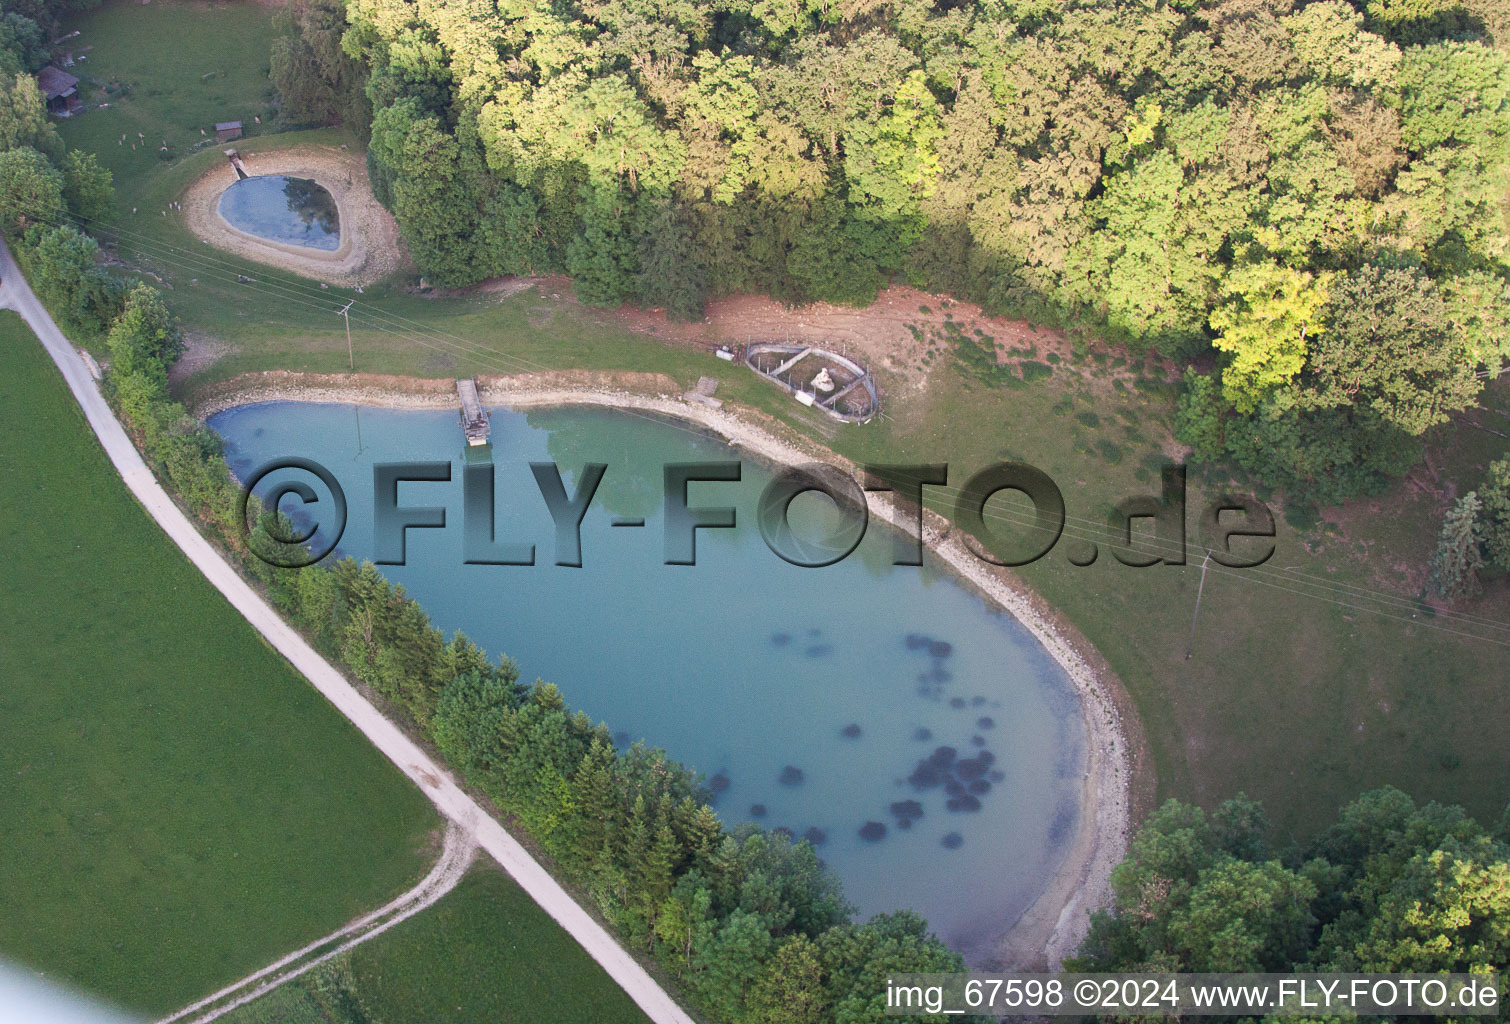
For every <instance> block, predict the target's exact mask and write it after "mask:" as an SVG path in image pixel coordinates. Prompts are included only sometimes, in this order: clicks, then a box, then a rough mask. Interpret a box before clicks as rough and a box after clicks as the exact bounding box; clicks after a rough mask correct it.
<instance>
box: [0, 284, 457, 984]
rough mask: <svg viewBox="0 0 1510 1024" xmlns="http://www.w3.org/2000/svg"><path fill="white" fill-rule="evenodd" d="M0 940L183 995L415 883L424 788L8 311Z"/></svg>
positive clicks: (422, 839)
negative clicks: (281, 639)
mask: <svg viewBox="0 0 1510 1024" xmlns="http://www.w3.org/2000/svg"><path fill="white" fill-rule="evenodd" d="M0 362H3V364H4V366H5V367H6V370H5V373H4V374H3V375H0V437H3V438H4V439H5V440H4V444H3V446H0V459H3V469H4V472H5V478H6V480H7V484H6V487H5V488H4V490H3V493H0V565H3V566H4V567H5V585H4V586H3V587H0V622H3V623H4V642H3V643H0V679H3V680H4V684H3V685H0V774H3V775H4V777H5V779H6V782H5V785H4V787H0V820H4V822H5V842H4V843H3V844H0V878H4V880H5V882H4V884H3V885H0V956H4V957H6V958H8V959H14V960H18V961H20V962H22V963H24V964H27V965H29V966H31V967H33V968H35V969H38V970H44V971H46V972H47V973H48V974H49V975H50V976H52V977H54V978H65V979H68V980H69V981H71V982H74V983H76V984H79V985H82V986H83V987H85V988H87V989H89V990H91V991H93V992H96V993H98V994H100V995H103V996H106V997H108V998H111V999H113V1000H117V1001H119V1002H121V1003H122V1004H124V1005H126V1006H129V1007H131V1008H134V1009H137V1010H141V1011H145V1012H152V1013H157V1012H162V1011H168V1010H172V1009H175V1008H176V1007H178V1006H180V1005H183V1004H185V1003H188V1002H191V1001H193V1000H194V999H196V998H198V997H199V996H202V995H205V994H207V993H208V992H210V991H213V990H214V989H216V988H218V987H220V986H221V985H223V984H226V983H228V982H230V981H232V980H234V979H235V978H238V977H240V976H241V975H243V974H246V973H248V972H250V971H253V970H255V969H257V968H259V967H261V966H262V965H264V964H266V963H268V962H269V961H271V960H274V959H276V958H277V957H279V956H281V955H282V954H283V953H286V952H288V951H289V950H291V949H293V948H296V947H297V946H299V945H302V944H303V943H305V942H308V941H310V940H312V939H314V938H317V937H318V936H320V935H323V934H325V933H327V932H330V931H333V930H334V929H335V928H337V927H339V926H340V925H342V924H343V923H345V922H346V921H348V920H349V919H351V918H352V917H354V916H356V915H357V914H358V913H360V912H362V911H363V910H364V909H368V908H370V907H373V906H375V905H378V904H380V903H382V902H384V901H386V900H387V899H389V898H391V897H392V896H394V895H396V894H397V893H398V892H400V891H402V890H404V889H406V888H407V887H408V886H410V885H412V884H413V883H414V881H416V880H417V879H418V878H419V876H420V875H422V874H423V873H424V872H425V870H427V869H428V866H429V862H430V860H431V858H432V857H433V853H434V851H433V850H432V849H430V848H429V847H430V846H431V839H430V836H431V834H432V833H433V832H434V830H436V829H437V828H438V826H439V822H438V820H437V818H436V816H435V814H434V813H433V811H432V810H431V808H430V805H429V803H428V802H427V801H426V800H425V799H424V797H423V796H421V795H420V793H419V791H418V790H416V789H415V788H414V787H413V786H412V785H411V784H410V783H409V782H408V780H406V779H405V778H404V777H403V776H402V775H400V774H399V772H398V770H397V769H396V768H394V767H392V766H391V765H390V764H389V763H388V762H387V761H386V760H384V759H383V757H382V756H381V755H380V754H379V753H378V752H377V751H376V750H374V749H373V748H372V747H371V745H370V744H368V743H367V741H366V740H365V739H364V738H363V737H362V735H361V734H360V733H358V732H357V731H356V729H355V728H354V727H352V726H350V725H349V724H348V723H347V722H346V721H345V720H344V719H343V718H341V716H340V715H339V714H338V713H337V712H336V711H335V710H334V709H332V708H331V707H330V706H329V705H328V704H326V703H325V701H324V700H323V698H321V697H320V696H319V695H318V694H317V693H316V692H315V691H314V690H313V689H312V688H311V687H310V686H309V685H308V684H307V683H306V682H305V681H304V680H303V679H302V678H301V677H300V676H298V675H297V674H296V673H295V672H294V671H293V670H292V669H291V668H289V667H288V665H287V664H286V663H285V662H284V661H283V660H282V659H281V658H280V657H279V656H278V655H276V654H275V653H273V652H272V651H271V650H270V649H269V648H268V647H267V646H266V645H265V644H264V643H263V641H262V640H261V638H260V637H258V636H257V634H256V633H255V632H254V631H253V630H252V628H251V627H250V626H249V625H247V623H246V622H245V621H244V620H243V619H242V618H241V616H240V615H239V614H237V612H236V611H235V610H234V609H233V608H232V607H231V606H230V605H229V604H228V603H227V602H226V601H225V600H224V599H223V598H222V597H221V596H220V594H219V593H217V592H216V591H215V589H214V588H213V587H211V586H210V584H209V583H208V582H207V581H206V580H205V579H204V578H203V577H202V576H201V575H200V574H199V572H198V570H196V569H195V568H194V567H193V566H192V565H190V564H189V562H188V561H187V560H186V559H185V558H184V557H183V556H182V555H181V554H180V552H179V551H178V549H177V548H176V547H175V546H174V545H173V544H172V542H171V541H169V540H168V539H167V537H165V536H164V535H163V534H162V532H161V531H160V530H159V529H158V527H157V525H156V524H155V523H153V522H152V521H151V519H150V518H149V517H148V516H147V514H146V512H145V511H143V509H142V508H141V507H140V506H139V505H138V504H137V503H136V501H135V499H134V498H133V497H132V496H131V495H130V493H129V492H128V491H127V490H126V487H125V485H124V484H123V483H122V482H121V480H120V478H119V477H118V476H117V475H116V472H115V469H114V467H112V466H111V465H110V463H109V461H108V460H107V459H106V457H105V455H104V453H103V452H102V451H101V450H100V448H99V445H98V443H97V442H96V441H95V439H94V437H93V435H92V434H91V433H90V432H89V429H88V426H87V425H86V423H85V422H84V419H83V415H82V413H80V411H79V409H78V407H77V406H76V405H75V404H74V402H73V399H72V396H70V395H69V394H68V392H67V389H66V387H65V386H64V384H63V382H62V379H61V378H60V377H59V376H58V374H57V371H56V369H55V368H54V367H53V366H52V364H51V362H49V361H48V359H47V357H46V355H45V353H44V352H43V351H42V348H41V346H40V345H39V344H38V342H37V340H36V339H35V338H34V337H33V336H32V334H31V332H30V331H29V330H28V329H27V328H26V326H25V325H24V324H22V322H21V321H20V320H19V319H18V318H17V317H16V316H15V314H13V313H5V314H3V315H0Z"/></svg>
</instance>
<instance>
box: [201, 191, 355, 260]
mask: <svg viewBox="0 0 1510 1024" xmlns="http://www.w3.org/2000/svg"><path fill="white" fill-rule="evenodd" d="M218 209H219V211H220V216H221V217H223V218H225V221H226V223H227V224H229V225H231V227H233V228H236V229H237V230H239V231H245V232H246V233H247V234H249V235H256V236H257V237H258V238H265V239H267V240H268V241H270V242H279V243H281V244H283V245H300V246H304V247H306V248H309V249H324V250H327V251H334V250H336V249H337V248H339V247H340V245H341V223H340V215H339V213H338V212H337V209H336V201H335V198H334V197H333V196H332V195H331V194H330V193H329V192H328V191H327V190H326V189H325V187H324V186H323V185H321V184H320V183H319V182H317V181H313V180H311V179H309V178H289V177H284V176H283V175H281V174H264V175H258V176H257V177H252V178H242V179H241V180H240V181H237V182H236V183H235V184H233V185H231V186H230V187H229V188H227V189H226V190H225V191H224V192H222V193H220V203H219V207H218Z"/></svg>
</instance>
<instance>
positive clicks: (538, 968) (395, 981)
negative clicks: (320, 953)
mask: <svg viewBox="0 0 1510 1024" xmlns="http://www.w3.org/2000/svg"><path fill="white" fill-rule="evenodd" d="M338 961H339V962H335V961H333V962H331V963H330V964H329V965H322V967H320V968H316V970H315V972H312V973H311V974H309V975H305V976H304V977H303V978H300V979H296V980H295V981H293V982H291V983H289V984H287V985H284V986H283V987H281V988H279V989H276V990H274V991H273V992H270V993H268V994H267V995H266V996H263V997H262V998H261V999H259V1000H257V1001H256V1002H253V1003H250V1004H248V1005H247V1006H244V1007H242V1008H240V1009H238V1010H235V1011H232V1012H231V1013H230V1014H228V1015H226V1017H225V1018H224V1020H225V1022H226V1024H405V1022H412V1021H425V1022H426V1024H478V1022H482V1021H486V1022H488V1024H540V1022H544V1021H550V1022H551V1024H643V1022H644V1021H645V1020H646V1019H647V1018H646V1017H645V1015H644V1014H643V1013H641V1012H640V1010H639V1008H638V1007H636V1006H635V1005H634V1003H633V1002H632V1001H631V1000H630V999H629V997H628V996H627V995H625V994H624V991H623V990H622V989H620V988H619V987H618V986H617V985H615V984H614V983H613V982H612V981H611V980H609V978H608V976H607V975H606V974H604V973H603V971H602V970H601V969H599V967H598V966H597V964H595V963H593V962H592V960H591V959H590V958H589V957H588V956H587V954H586V953H585V952H583V950H582V947H581V946H578V945H577V944H576V943H575V942H573V941H572V940H571V939H570V938H569V937H567V935H566V934H565V933H564V932H562V931H561V929H560V928H558V927H557V926H556V924H555V922H554V921H552V920H551V919H550V917H548V916H547V915H546V913H545V911H543V910H541V909H540V908H539V907H538V906H537V905H536V904H535V903H534V901H532V900H531V899H530V898H529V897H528V896H526V895H525V894H524V891H523V890H522V889H520V888H519V887H518V886H517V885H515V884H514V882H513V881H512V880H511V879H510V878H509V877H508V876H506V875H504V874H503V873H502V872H500V871H499V870H498V869H497V868H496V867H495V866H494V865H492V864H482V865H479V866H477V867H474V868H473V869H472V871H471V873H470V874H468V875H467V877H466V878H464V879H462V881H461V884H460V885H458V886H457V887H456V889H455V890H454V891H453V892H451V893H449V894H448V895H447V896H446V897H445V898H444V899H442V900H441V901H440V902H439V903H437V904H436V905H435V906H433V907H431V908H430V909H429V910H426V911H424V912H423V913H421V914H419V915H417V916H415V917H412V918H410V919H409V920H407V921H405V922H403V923H402V924H400V925H397V926H395V927H394V928H393V929H392V930H391V931H388V932H385V933H383V934H382V935H379V936H378V937H377V938H375V939H372V940H370V941H368V942H365V943H363V944H362V945H360V946H358V947H356V948H355V949H353V950H351V951H350V952H349V953H347V954H344V955H343V956H342V957H341V958H338Z"/></svg>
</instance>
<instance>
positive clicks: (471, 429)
mask: <svg viewBox="0 0 1510 1024" xmlns="http://www.w3.org/2000/svg"><path fill="white" fill-rule="evenodd" d="M456 397H457V398H459V399H461V432H462V433H463V434H465V435H466V438H467V445H468V446H469V447H478V446H481V445H485V444H487V443H488V442H489V441H490V440H491V439H492V436H493V425H492V424H491V423H490V422H489V421H488V412H487V410H486V409H484V408H483V407H482V402H481V401H480V400H479V399H478V397H477V381H475V380H473V379H472V378H471V377H467V378H464V379H462V380H458V381H457V382H456Z"/></svg>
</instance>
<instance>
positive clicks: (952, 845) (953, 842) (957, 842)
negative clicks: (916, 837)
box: [939, 832, 965, 850]
mask: <svg viewBox="0 0 1510 1024" xmlns="http://www.w3.org/2000/svg"><path fill="white" fill-rule="evenodd" d="M939 845H940V846H942V847H943V848H944V849H946V850H958V849H959V848H960V847H961V846H964V845H965V837H964V836H962V835H960V834H959V833H958V832H946V833H945V834H944V838H942V839H940V840H939Z"/></svg>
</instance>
